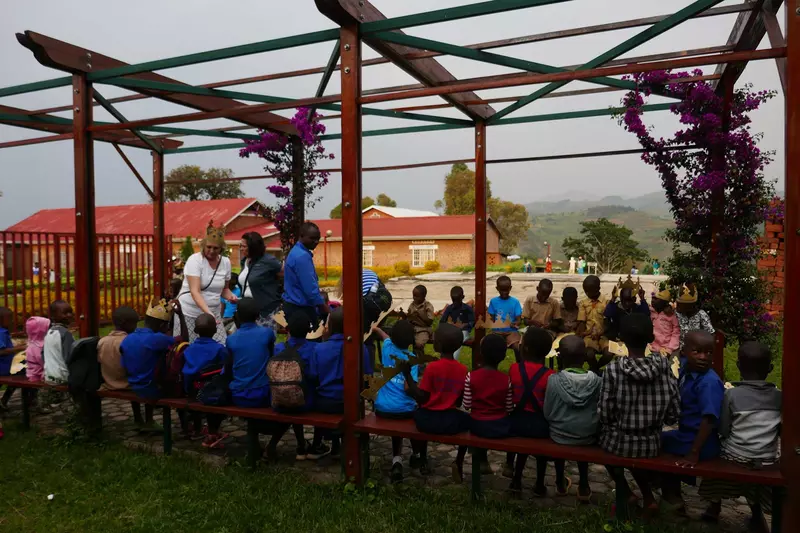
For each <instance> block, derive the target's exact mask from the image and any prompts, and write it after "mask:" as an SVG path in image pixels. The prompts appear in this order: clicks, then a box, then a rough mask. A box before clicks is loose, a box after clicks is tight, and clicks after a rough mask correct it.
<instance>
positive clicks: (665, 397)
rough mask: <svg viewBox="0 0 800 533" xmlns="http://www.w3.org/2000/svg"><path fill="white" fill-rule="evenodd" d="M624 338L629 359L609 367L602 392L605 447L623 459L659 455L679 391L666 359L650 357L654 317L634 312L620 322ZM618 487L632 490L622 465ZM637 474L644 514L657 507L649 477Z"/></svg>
mask: <svg viewBox="0 0 800 533" xmlns="http://www.w3.org/2000/svg"><path fill="white" fill-rule="evenodd" d="M620 338H621V340H622V341H623V342H624V343H625V345H626V346H627V347H628V354H629V356H628V357H618V358H616V359H615V360H614V361H612V362H611V363H609V365H608V366H607V367H606V369H605V372H604V373H603V386H602V389H601V392H600V403H599V411H600V424H601V429H600V447H602V448H603V449H604V450H605V451H607V452H609V453H613V454H615V455H620V456H623V457H657V456H658V454H659V453H660V452H661V428H662V427H663V426H664V424H674V423H675V422H676V421H677V418H678V415H679V414H680V405H681V404H680V394H679V391H678V382H677V380H676V379H675V376H674V374H673V373H672V369H671V368H670V362H669V360H668V359H667V358H666V357H645V349H646V348H647V345H648V344H649V343H651V342H653V323H652V322H651V321H650V317H649V316H646V315H641V314H632V315H628V316H626V317H624V318H623V319H622V321H621V324H620ZM609 473H610V474H611V476H612V477H613V478H614V480H615V481H616V482H617V490H618V491H619V490H629V488H628V483H627V481H625V477H624V475H623V473H622V469H619V468H610V469H609ZM631 473H632V474H633V478H634V479H635V480H636V483H637V484H638V485H639V489H640V490H641V491H642V497H643V499H644V508H645V513H655V512H656V511H657V510H658V504H657V503H656V500H655V497H654V496H653V492H652V490H651V489H650V479H649V475H648V474H647V473H646V472H644V471H641V470H636V469H634V470H633V471H632V472H631Z"/></svg>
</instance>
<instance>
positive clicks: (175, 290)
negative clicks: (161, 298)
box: [169, 278, 183, 300]
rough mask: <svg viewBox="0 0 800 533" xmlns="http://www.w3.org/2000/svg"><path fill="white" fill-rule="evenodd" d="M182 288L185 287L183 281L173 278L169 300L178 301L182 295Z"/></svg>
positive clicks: (170, 284)
mask: <svg viewBox="0 0 800 533" xmlns="http://www.w3.org/2000/svg"><path fill="white" fill-rule="evenodd" d="M181 287H183V280H182V279H180V278H173V279H171V280H169V299H170V300H177V299H178V297H179V296H180V295H181Z"/></svg>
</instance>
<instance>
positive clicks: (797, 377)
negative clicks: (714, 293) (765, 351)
mask: <svg viewBox="0 0 800 533" xmlns="http://www.w3.org/2000/svg"><path fill="white" fill-rule="evenodd" d="M786 45H787V50H788V53H787V55H786V62H787V65H786V66H787V68H786V73H787V79H786V81H787V84H786V177H785V182H784V187H785V191H786V193H785V194H786V218H785V220H784V232H785V238H786V254H785V256H784V260H785V262H786V263H785V271H786V272H787V273H788V274H789V275H787V276H786V286H785V287H784V293H783V294H784V302H783V306H784V315H783V316H784V324H785V327H784V328H783V354H784V356H783V361H782V363H783V387H782V388H783V424H782V426H781V428H782V429H781V449H782V451H783V453H782V454H781V471H782V472H783V476H784V478H785V479H786V480H788V483H789V494H788V498H787V501H786V505H785V506H784V509H785V511H786V512H785V515H784V523H783V529H782V532H783V533H796V532H797V531H800V387H798V383H799V382H800V358H799V357H797V355H796V354H797V347H798V346H800V327H798V324H800V298H798V295H800V276H798V275H797V272H798V271H800V2H799V1H798V0H789V1H788V2H787V5H786Z"/></svg>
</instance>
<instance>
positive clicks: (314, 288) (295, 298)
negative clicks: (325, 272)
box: [283, 242, 324, 307]
mask: <svg viewBox="0 0 800 533" xmlns="http://www.w3.org/2000/svg"><path fill="white" fill-rule="evenodd" d="M283 270H284V278H283V301H284V302H286V303H290V304H293V305H296V306H298V307H316V306H318V305H322V304H323V303H324V300H323V299H322V295H321V294H320V293H319V278H318V277H317V270H316V268H314V254H313V253H312V252H311V250H309V249H308V248H306V247H305V246H303V243H300V242H298V243H297V244H295V245H294V246H293V247H292V249H291V250H290V251H289V255H288V256H286V263H285V264H284V266H283Z"/></svg>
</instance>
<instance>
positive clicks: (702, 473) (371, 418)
mask: <svg viewBox="0 0 800 533" xmlns="http://www.w3.org/2000/svg"><path fill="white" fill-rule="evenodd" d="M355 430H356V432H357V433H360V434H362V435H363V434H369V435H384V436H388V437H403V438H408V439H417V440H425V441H432V442H440V443H443V444H452V445H455V446H472V447H475V448H483V449H488V450H499V451H504V452H512V453H520V454H526V455H539V456H545V457H551V458H558V459H566V460H568V461H582V462H587V463H594V464H600V465H606V466H616V467H622V468H629V469H631V468H638V469H641V470H650V471H654V472H662V473H667V474H678V475H682V476H698V477H707V478H711V479H721V480H726V481H735V482H739V483H752V484H755V485H766V486H770V487H773V488H774V489H776V490H774V491H773V493H774V496H773V500H774V503H773V524H774V523H776V521H777V523H780V515H781V505H782V500H783V492H784V491H783V488H784V487H785V486H786V479H785V478H784V477H783V475H782V473H781V471H780V467H779V465H774V466H770V467H765V468H764V469H762V470H755V469H750V468H747V467H744V466H740V465H737V464H735V463H732V462H729V461H725V460H722V459H713V460H710V461H703V462H700V463H698V464H697V465H696V466H695V467H694V468H691V469H690V468H684V467H679V466H677V462H678V460H679V459H680V457H677V456H674V455H669V454H662V455H660V456H659V457H656V458H652V459H631V458H628V457H620V456H618V455H613V454H610V453H608V452H606V451H604V450H602V449H601V448H599V447H597V446H565V445H563V444H556V443H555V442H553V441H552V440H550V439H525V438H519V437H510V438H506V439H485V438H481V437H477V436H475V435H472V434H470V433H460V434H458V435H432V434H427V433H422V432H420V431H418V430H417V427H416V424H415V423H414V421H413V420H393V419H386V418H379V417H377V416H375V415H374V414H369V415H367V416H366V417H365V418H364V419H362V420H360V421H359V422H356V424H355ZM475 467H476V465H475V464H473V469H474V470H473V484H472V490H473V494H474V495H477V494H479V493H480V476H479V474H478V472H477V470H475ZM627 490H628V489H627V486H626V487H620V486H619V485H618V486H617V491H616V497H617V509H626V507H627V498H628V495H627V494H626V493H627ZM621 518H622V517H621ZM773 531H780V529H779V528H775V527H774V526H773Z"/></svg>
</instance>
